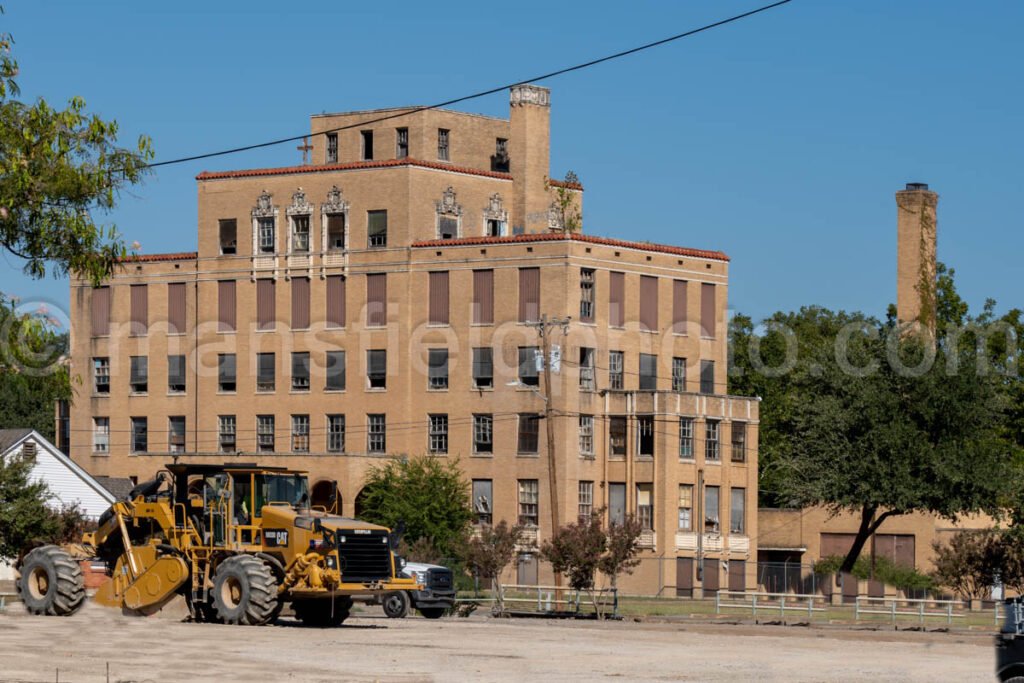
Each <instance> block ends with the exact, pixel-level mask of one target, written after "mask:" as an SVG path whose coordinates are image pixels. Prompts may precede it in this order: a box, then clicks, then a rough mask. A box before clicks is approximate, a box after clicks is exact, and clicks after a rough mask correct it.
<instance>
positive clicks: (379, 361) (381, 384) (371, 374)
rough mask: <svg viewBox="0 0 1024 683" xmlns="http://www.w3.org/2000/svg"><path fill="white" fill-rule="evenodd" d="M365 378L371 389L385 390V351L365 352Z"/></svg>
mask: <svg viewBox="0 0 1024 683" xmlns="http://www.w3.org/2000/svg"><path fill="white" fill-rule="evenodd" d="M366 377H367V381H368V383H369V387H370V388H371V389H386V388H387V386H388V384H387V377H388V352H387V349H370V350H369V351H367V352H366Z"/></svg>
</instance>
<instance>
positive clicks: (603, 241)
mask: <svg viewBox="0 0 1024 683" xmlns="http://www.w3.org/2000/svg"><path fill="white" fill-rule="evenodd" d="M561 240H565V241H571V242H586V243H588V244H600V245H601V246H605V247H620V248H622V249H638V250H640V251H654V252H658V253H661V254H674V255H676V256H689V257H691V258H704V259H714V260H716V261H729V257H728V256H727V255H726V254H725V253H723V252H721V251H707V250H705V249H689V248H687V247H673V246H670V245H667V244H654V243H653V242H627V241H626V240H616V239H612V238H610V237H598V236H596V235H584V234H581V233H577V232H572V233H563V232H541V233H535V234H530V235H512V236H510V237H483V236H481V237H461V238H459V239H454V240H426V241H422V242H413V243H412V247H413V248H421V247H423V248H425V247H432V248H436V247H465V246H472V245H477V244H517V243H521V242H558V241H561Z"/></svg>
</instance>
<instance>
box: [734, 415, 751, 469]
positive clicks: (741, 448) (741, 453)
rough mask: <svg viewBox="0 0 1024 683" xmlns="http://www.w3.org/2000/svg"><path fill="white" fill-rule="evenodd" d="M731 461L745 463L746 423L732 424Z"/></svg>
mask: <svg viewBox="0 0 1024 683" xmlns="http://www.w3.org/2000/svg"><path fill="white" fill-rule="evenodd" d="M731 431H732V434H731V436H732V448H731V450H732V461H733V462H746V460H747V423H746V422H733V423H732V430H731Z"/></svg>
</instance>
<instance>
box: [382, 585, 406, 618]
mask: <svg viewBox="0 0 1024 683" xmlns="http://www.w3.org/2000/svg"><path fill="white" fill-rule="evenodd" d="M384 614H386V615H387V616H388V618H389V619H404V618H405V617H406V616H407V615H408V614H409V594H408V593H406V592H405V591H394V592H391V593H388V594H387V595H385V596H384Z"/></svg>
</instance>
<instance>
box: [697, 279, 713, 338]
mask: <svg viewBox="0 0 1024 683" xmlns="http://www.w3.org/2000/svg"><path fill="white" fill-rule="evenodd" d="M715 317H716V315H715V286H714V285H712V284H708V283H707V282H704V283H701V286H700V327H701V331H700V333H701V336H704V337H714V336H715Z"/></svg>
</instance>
